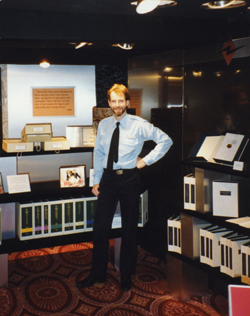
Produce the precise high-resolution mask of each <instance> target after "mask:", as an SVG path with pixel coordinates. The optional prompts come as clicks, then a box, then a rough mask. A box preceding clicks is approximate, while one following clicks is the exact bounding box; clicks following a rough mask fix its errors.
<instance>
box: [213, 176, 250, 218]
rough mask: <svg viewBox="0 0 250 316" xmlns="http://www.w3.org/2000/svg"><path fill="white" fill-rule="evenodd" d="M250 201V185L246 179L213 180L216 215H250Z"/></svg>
mask: <svg viewBox="0 0 250 316" xmlns="http://www.w3.org/2000/svg"><path fill="white" fill-rule="evenodd" d="M249 202H250V199H249V185H247V183H246V181H240V180H239V181H219V180H215V181H213V215H214V216H224V217H242V216H245V215H248V214H249V211H248V208H249Z"/></svg>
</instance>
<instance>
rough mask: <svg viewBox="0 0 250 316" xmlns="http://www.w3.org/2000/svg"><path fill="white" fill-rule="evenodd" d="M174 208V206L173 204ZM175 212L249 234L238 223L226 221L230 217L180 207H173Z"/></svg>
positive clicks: (248, 230)
mask: <svg viewBox="0 0 250 316" xmlns="http://www.w3.org/2000/svg"><path fill="white" fill-rule="evenodd" d="M173 209H174V206H173ZM174 213H175V214H180V213H184V214H187V215H190V216H193V217H197V218H200V219H202V220H204V221H207V222H209V223H211V224H217V225H219V226H222V227H225V228H229V229H232V230H234V231H237V232H239V233H242V234H245V235H249V236H250V229H248V228H245V227H242V226H240V225H238V224H234V223H230V222H227V221H226V220H227V219H231V217H222V216H214V215H213V214H212V212H209V213H201V212H198V211H192V210H187V209H183V208H181V207H175V211H174Z"/></svg>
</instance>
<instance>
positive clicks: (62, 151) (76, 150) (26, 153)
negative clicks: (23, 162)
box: [0, 147, 94, 157]
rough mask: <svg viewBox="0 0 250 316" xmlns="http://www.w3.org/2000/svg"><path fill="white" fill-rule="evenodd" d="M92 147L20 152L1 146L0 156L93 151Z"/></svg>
mask: <svg viewBox="0 0 250 316" xmlns="http://www.w3.org/2000/svg"><path fill="white" fill-rule="evenodd" d="M93 150H94V147H78V148H71V149H70V150H61V151H58V152H56V151H44V150H43V149H41V150H40V151H36V150H35V149H34V150H33V151H32V152H22V153H7V152H6V151H4V150H3V149H2V148H1V149H0V157H15V156H39V155H53V154H74V153H81V152H83V153H85V152H93Z"/></svg>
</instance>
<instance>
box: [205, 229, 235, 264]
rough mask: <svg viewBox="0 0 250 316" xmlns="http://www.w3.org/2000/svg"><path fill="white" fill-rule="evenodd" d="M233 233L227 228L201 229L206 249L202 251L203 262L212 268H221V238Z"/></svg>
mask: <svg viewBox="0 0 250 316" xmlns="http://www.w3.org/2000/svg"><path fill="white" fill-rule="evenodd" d="M229 232H232V231H230V230H228V229H226V228H225V227H210V228H207V229H206V228H204V229H201V232H200V235H201V242H202V243H203V247H204V249H202V250H201V257H202V255H203V260H201V262H203V263H205V264H207V265H209V266H211V267H219V266H220V263H221V258H220V255H221V254H220V250H221V249H220V237H221V236H223V235H225V234H227V233H229ZM202 237H203V238H204V239H203V238H202Z"/></svg>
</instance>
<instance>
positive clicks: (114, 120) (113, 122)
mask: <svg viewBox="0 0 250 316" xmlns="http://www.w3.org/2000/svg"><path fill="white" fill-rule="evenodd" d="M128 117H129V116H128V113H126V114H125V115H124V117H123V118H122V119H121V120H120V121H117V120H116V119H115V117H114V116H113V121H112V124H113V126H115V125H116V123H117V122H120V126H122V127H125V125H126V123H127V120H128Z"/></svg>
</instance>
